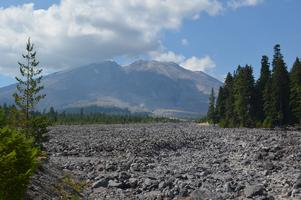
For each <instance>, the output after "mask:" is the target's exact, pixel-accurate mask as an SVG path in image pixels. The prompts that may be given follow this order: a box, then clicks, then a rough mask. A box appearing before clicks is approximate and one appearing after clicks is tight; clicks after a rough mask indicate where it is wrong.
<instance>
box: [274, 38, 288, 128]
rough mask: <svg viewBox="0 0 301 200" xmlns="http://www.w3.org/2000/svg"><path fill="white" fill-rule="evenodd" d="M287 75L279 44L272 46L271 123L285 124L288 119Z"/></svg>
mask: <svg viewBox="0 0 301 200" xmlns="http://www.w3.org/2000/svg"><path fill="white" fill-rule="evenodd" d="M288 97H289V75H288V71H287V67H286V64H285V62H284V60H283V56H282V54H281V50H280V45H279V44H277V45H275V47H274V57H273V69H272V77H271V107H270V109H271V110H270V111H269V117H270V119H271V123H272V125H280V126H282V125H285V124H287V123H288V122H289V121H290V120H289V117H290V116H289V113H290V111H289V101H288Z"/></svg>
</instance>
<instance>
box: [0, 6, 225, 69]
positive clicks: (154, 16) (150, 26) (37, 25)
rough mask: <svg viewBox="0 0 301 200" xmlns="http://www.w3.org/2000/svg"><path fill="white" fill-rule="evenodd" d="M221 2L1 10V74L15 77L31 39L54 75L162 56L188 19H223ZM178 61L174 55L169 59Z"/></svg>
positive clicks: (24, 7) (41, 58)
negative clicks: (168, 34) (168, 37)
mask: <svg viewBox="0 0 301 200" xmlns="http://www.w3.org/2000/svg"><path fill="white" fill-rule="evenodd" d="M221 2H222V1H221V0H185V1H183V0H127V1H124V0H109V1H108V0H61V2H60V3H59V4H57V5H56V4H54V5H52V6H51V7H49V8H48V9H35V8H34V4H24V5H21V6H11V7H9V8H0V55H1V60H0V74H10V75H14V74H16V73H17V71H18V67H17V61H18V60H20V59H21V53H22V51H23V50H24V48H25V42H26V39H27V37H29V36H30V37H31V38H32V41H33V42H34V43H35V45H36V47H37V50H38V59H39V60H40V61H41V65H42V66H43V67H45V68H46V69H47V70H46V71H53V70H58V69H62V68H68V67H73V66H78V65H82V64H87V63H90V62H97V61H100V60H103V59H113V58H114V57H118V56H129V57H131V56H137V55H143V54H148V53H149V52H151V51H158V49H160V48H161V46H162V45H161V44H160V37H161V36H162V34H161V33H162V32H163V31H164V30H171V29H179V28H180V27H181V24H182V22H183V20H184V19H192V20H193V19H195V20H196V19H198V18H199V17H200V14H202V13H207V14H209V15H217V14H219V13H220V12H221V11H222V10H223V9H224V7H223V4H222V3H221ZM169 56H172V55H169Z"/></svg>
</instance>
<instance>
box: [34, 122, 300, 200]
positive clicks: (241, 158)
mask: <svg viewBox="0 0 301 200" xmlns="http://www.w3.org/2000/svg"><path fill="white" fill-rule="evenodd" d="M46 150H47V152H48V153H49V161H48V162H47V163H46V164H45V165H46V169H47V166H48V168H51V167H49V166H51V165H54V166H56V167H57V170H56V171H55V172H53V173H52V174H56V173H57V174H58V175H57V178H56V181H52V183H51V180H50V181H49V183H48V185H49V184H50V185H51V184H52V185H55V184H58V183H59V182H60V181H58V180H65V181H61V182H63V183H69V185H71V186H72V185H73V187H71V188H73V189H70V188H69V189H68V191H69V192H71V193H72V192H75V193H76V197H77V198H78V199H80V198H81V199H186V200H193V199H195V200H197V199H199V200H200V199H261V200H264V199H265V200H269V199H301V132H298V131H285V130H262V129H220V128H217V127H209V126H200V125H197V124H192V123H182V124H141V125H86V126H56V127H52V128H51V131H50V133H49V142H48V143H47V144H46ZM52 169H53V167H52ZM46 171H47V170H46ZM66 174H69V175H70V176H72V177H75V178H76V181H74V182H72V181H70V180H71V179H70V180H69V179H67V181H66V178H65V179H64V178H62V176H66ZM45 176H46V178H45ZM48 176H49V175H48ZM43 177H44V178H43ZM59 177H60V178H59ZM34 180H35V181H34V182H33V184H32V185H31V187H30V189H29V192H28V193H29V196H30V197H31V198H35V199H47V198H49V199H50V197H51V199H56V198H57V199H58V198H59V196H55V195H54V196H50V195H48V197H47V195H46V196H45V194H46V192H43V188H39V187H38V186H37V185H39V180H47V175H45V173H44V175H43V174H42V173H40V174H37V175H36V176H35V178H34ZM72 180H73V179H72ZM44 182H45V183H44V184H47V183H46V182H47V181H44ZM70 182H72V183H73V184H70ZM40 185H41V183H40ZM79 186H81V187H79ZM53 187H56V188H57V186H53ZM62 187H63V188H66V187H65V186H62ZM34 189H35V191H36V192H35V196H34V195H33V192H32V190H34ZM39 189H40V190H42V191H40V193H42V194H44V196H43V197H42V196H39V195H38V192H37V191H38V190H39ZM73 190H75V191H73ZM57 191H58V190H57ZM61 198H62V197H61ZM65 198H66V197H65Z"/></svg>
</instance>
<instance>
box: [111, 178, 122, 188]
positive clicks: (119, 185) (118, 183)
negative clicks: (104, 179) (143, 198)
mask: <svg viewBox="0 0 301 200" xmlns="http://www.w3.org/2000/svg"><path fill="white" fill-rule="evenodd" d="M108 187H116V188H120V187H122V183H120V182H116V181H113V180H109V183H108Z"/></svg>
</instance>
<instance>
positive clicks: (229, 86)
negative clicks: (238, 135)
mask: <svg viewBox="0 0 301 200" xmlns="http://www.w3.org/2000/svg"><path fill="white" fill-rule="evenodd" d="M223 90H224V91H223V92H224V99H225V117H224V119H222V120H221V121H220V125H221V126H222V127H235V126H236V115H235V112H234V93H233V76H232V74H231V73H228V74H227V77H226V80H225V85H224V89H223Z"/></svg>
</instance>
